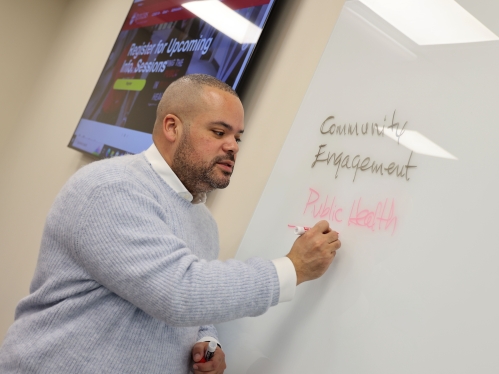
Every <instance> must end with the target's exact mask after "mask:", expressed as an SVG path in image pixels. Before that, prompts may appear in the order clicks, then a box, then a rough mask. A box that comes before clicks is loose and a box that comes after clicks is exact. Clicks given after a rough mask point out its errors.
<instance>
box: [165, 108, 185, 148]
mask: <svg viewBox="0 0 499 374" xmlns="http://www.w3.org/2000/svg"><path fill="white" fill-rule="evenodd" d="M162 130H163V135H164V137H165V138H166V140H168V141H169V142H171V143H175V142H176V141H177V139H180V136H181V135H182V121H181V120H180V118H178V117H177V116H176V115H174V114H167V115H166V116H165V118H163V127H162Z"/></svg>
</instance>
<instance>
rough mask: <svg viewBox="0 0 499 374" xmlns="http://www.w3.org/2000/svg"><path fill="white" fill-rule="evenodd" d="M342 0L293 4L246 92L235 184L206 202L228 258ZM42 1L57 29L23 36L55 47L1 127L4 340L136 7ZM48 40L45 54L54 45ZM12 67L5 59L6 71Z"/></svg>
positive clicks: (119, 0)
mask: <svg viewBox="0 0 499 374" xmlns="http://www.w3.org/2000/svg"><path fill="white" fill-rule="evenodd" d="M16 1H18V2H21V1H19V0H16ZM281 1H285V0H281ZM343 2H344V0H333V1H331V0H315V1H313V2H312V1H299V0H288V1H287V2H286V4H284V5H285V6H281V7H280V10H281V12H280V14H279V15H278V17H276V19H275V21H276V25H275V26H276V27H274V32H273V33H272V35H271V38H270V39H269V40H268V42H267V43H266V44H265V46H264V48H263V49H261V50H260V51H259V52H260V53H261V54H262V58H261V59H259V60H258V63H257V66H256V69H253V73H254V75H253V77H252V78H251V81H250V83H249V85H248V89H247V91H246V94H245V96H244V104H245V108H246V128H247V130H246V133H245V135H244V140H243V143H242V147H241V152H240V155H239V158H238V162H237V170H236V172H235V174H234V176H233V178H232V182H231V186H230V187H229V188H227V189H226V190H223V191H217V192H215V193H212V194H211V196H210V198H209V202H208V206H209V207H210V209H211V210H212V212H213V214H214V216H215V218H216V219H217V221H218V222H219V228H220V235H221V254H220V257H221V258H222V259H226V258H230V257H233V256H234V254H235V251H236V249H237V246H238V244H239V242H240V240H241V238H242V235H243V233H244V229H245V227H246V226H247V224H248V222H249V219H250V218H251V214H252V212H253V210H254V208H255V206H256V203H257V201H258V198H259V196H260V194H261V192H262V190H263V187H264V186H265V183H266V180H267V178H268V176H269V174H270V172H271V169H272V166H273V164H274V162H275V159H276V157H277V154H278V152H279V150H280V148H281V145H282V143H283V142H284V139H285V136H286V134H287V132H288V130H289V127H290V126H291V123H292V121H293V118H294V116H295V114H296V112H297V110H298V107H299V104H300V102H301V100H302V98H303V95H304V93H305V90H306V88H307V86H308V82H309V81H310V79H311V77H312V74H313V72H314V70H315V67H316V65H317V62H318V61H319V58H320V56H321V53H322V51H323V49H324V46H325V44H326V42H327V39H328V37H329V35H330V33H331V30H332V28H333V26H334V23H335V21H336V18H337V16H338V14H339V11H340V9H341V6H342V4H343ZM5 3H6V2H5ZM23 3H31V2H30V1H24V2H23ZM32 3H35V1H34V0H33V1H32ZM40 3H41V2H40ZM43 3H44V5H46V4H53V5H54V7H55V10H54V11H53V12H52V13H50V12H48V13H50V14H45V13H44V8H43V7H40V11H39V12H37V13H36V14H39V15H41V17H42V18H43V17H45V21H44V22H47V23H48V24H49V25H45V23H40V22H39V23H38V24H39V26H38V28H35V27H33V28H32V29H30V32H26V36H25V39H24V37H23V38H17V37H16V38H17V40H18V41H22V42H24V43H29V42H30V41H33V38H35V39H36V38H42V39H43V35H48V37H50V38H49V39H50V40H51V42H50V48H49V49H48V53H47V55H45V56H43V55H41V57H39V58H38V63H39V64H40V65H39V66H41V70H40V71H39V73H38V74H36V75H37V77H33V78H30V79H29V80H28V81H29V82H32V86H31V87H30V86H29V85H27V86H26V91H29V95H26V94H25V92H26V91H23V90H21V91H20V92H21V93H22V94H20V95H18V96H16V97H15V98H12V100H13V104H11V105H8V107H10V108H12V110H11V112H12V113H14V112H16V109H15V108H16V107H17V108H18V109H17V112H16V113H14V114H10V112H9V115H12V118H17V119H16V120H15V126H9V125H5V126H4V125H2V126H1V128H0V137H3V138H4V139H3V140H1V138H0V300H2V302H1V303H0V341H1V340H3V336H4V335H5V332H6V330H7V328H8V327H9V325H10V324H11V323H12V321H13V315H14V309H15V305H16V304H17V302H18V301H19V300H20V299H21V298H22V297H24V296H25V295H27V293H28V288H29V283H30V280H31V276H32V274H33V271H34V268H35V265H36V258H37V253H38V246H39V241H40V237H41V233H42V230H43V224H44V221H45V216H46V214H47V212H48V209H49V208H50V205H51V204H52V201H53V199H54V197H55V195H56V194H57V192H58V191H59V189H60V188H61V186H62V185H63V184H64V182H65V181H66V180H67V179H68V178H69V177H70V176H71V175H72V174H73V173H74V172H75V171H76V170H77V169H78V168H79V167H81V166H83V165H85V164H87V163H89V162H91V159H90V158H88V157H86V156H83V155H81V154H80V153H78V152H76V151H73V150H70V149H68V148H67V147H66V145H67V143H68V141H69V139H70V137H71V135H72V133H73V130H74V128H75V126H76V124H77V122H78V119H79V117H80V115H81V113H82V112H83V109H84V107H85V105H86V102H87V100H88V98H89V96H90V94H91V92H92V90H93V87H94V85H95V83H96V81H97V79H98V77H99V75H100V72H101V69H102V68H103V66H104V63H105V61H106V59H107V56H108V54H109V52H110V50H111V48H112V45H113V43H114V40H115V38H116V36H117V34H118V31H119V29H120V27H121V25H122V23H123V20H124V18H125V15H126V13H127V11H128V9H129V6H130V1H126V0H106V1H102V0H69V1H68V0H66V1H62V0H60V1H55V0H52V1H48V0H47V1H45V2H43ZM45 3H46V4H45ZM65 3H67V5H66V6H64V4H65ZM9 4H11V3H9ZM0 14H8V15H10V18H15V19H20V18H21V16H22V17H23V19H26V17H24V16H23V13H22V8H21V7H19V8H17V7H16V8H12V7H10V6H7V5H6V4H4V2H0ZM35 18H36V17H35ZM58 20H59V21H58ZM26 24H27V25H29V22H26ZM25 27H30V26H25ZM54 27H55V28H56V33H54ZM41 30H42V31H41ZM11 34H12V32H8V33H5V32H3V33H1V34H0V46H2V45H4V44H2V43H10V41H9V40H6V41H4V39H8V37H9V35H11ZM33 35H36V37H34V36H33ZM43 40H46V39H43ZM47 44H48V43H45V44H44V46H45V48H41V47H40V48H41V50H47ZM8 55H9V57H11V58H12V59H15V60H16V61H17V60H19V61H17V62H14V63H12V65H9V66H18V65H19V64H20V62H21V61H23V60H24V59H25V58H26V57H22V56H24V55H21V54H15V53H9V54H8ZM43 57H45V58H43ZM6 66H8V65H7V63H6V62H4V60H3V59H2V60H1V61H0V69H1V70H3V69H5V67H6ZM33 74H34V73H33ZM18 82H19V81H18V80H16V79H13V80H12V81H9V85H8V86H4V90H7V91H8V90H11V89H12V90H15V89H19V87H18V84H19V83H18ZM33 82H35V83H33ZM21 108H22V109H21ZM4 118H5V116H4ZM10 121H12V120H10ZM5 128H7V130H5ZM7 134H8V136H6V135H7ZM2 142H3V143H4V146H3V147H1V144H2Z"/></svg>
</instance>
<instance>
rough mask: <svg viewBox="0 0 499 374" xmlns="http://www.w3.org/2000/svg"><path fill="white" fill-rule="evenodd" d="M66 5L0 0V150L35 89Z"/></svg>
mask: <svg viewBox="0 0 499 374" xmlns="http://www.w3.org/2000/svg"><path fill="white" fill-rule="evenodd" d="M67 2H68V0H45V1H37V0H15V1H12V0H11V1H7V0H2V1H0V51H1V54H2V58H1V59H0V82H2V89H1V90H0V113H2V118H1V119H0V148H1V147H2V146H3V144H4V143H5V141H6V140H7V136H8V134H9V132H10V131H11V129H12V128H13V127H14V126H16V123H17V118H18V116H19V111H20V110H21V108H22V102H23V100H25V99H26V98H27V97H29V95H30V92H31V90H32V88H33V87H34V86H35V82H36V79H37V77H38V76H39V73H40V71H41V63H40V62H43V61H44V60H45V58H46V57H47V55H48V50H49V49H50V45H51V42H52V40H53V38H54V35H55V33H56V29H57V27H58V25H59V21H60V16H61V14H62V12H63V11H64V6H65V5H66V3H67Z"/></svg>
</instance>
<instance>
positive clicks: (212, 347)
mask: <svg viewBox="0 0 499 374" xmlns="http://www.w3.org/2000/svg"><path fill="white" fill-rule="evenodd" d="M216 349H217V343H216V342H210V343H209V344H208V349H207V350H206V354H205V355H204V357H203V358H202V359H201V360H200V361H199V363H200V364H202V363H205V362H208V361H210V360H211V359H212V357H213V355H214V354H215V350H216Z"/></svg>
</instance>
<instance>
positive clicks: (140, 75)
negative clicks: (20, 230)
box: [68, 0, 275, 158]
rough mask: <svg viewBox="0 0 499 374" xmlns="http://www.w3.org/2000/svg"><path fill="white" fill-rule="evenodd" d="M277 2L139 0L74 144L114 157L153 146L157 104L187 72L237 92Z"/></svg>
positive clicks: (97, 85) (94, 152) (115, 45)
mask: <svg viewBox="0 0 499 374" xmlns="http://www.w3.org/2000/svg"><path fill="white" fill-rule="evenodd" d="M274 1H275V0H222V1H218V0H205V1H182V0H135V1H134V2H133V4H132V7H131V9H130V11H129V13H128V15H127V17H126V20H125V23H124V25H123V27H122V29H121V31H120V33H119V35H118V38H117V40H116V42H115V44H114V47H113V49H112V51H111V54H110V55H109V58H108V60H107V62H106V65H105V67H104V70H103V71H102V73H101V75H100V77H99V80H98V81H97V84H96V86H95V89H94V91H93V93H92V95H91V97H90V100H89V102H88V104H87V106H86V108H85V110H84V112H83V115H82V117H81V119H80V122H79V123H78V126H77V127H76V130H75V132H74V134H73V136H72V138H71V140H70V142H69V145H68V146H69V147H71V148H73V149H76V150H79V151H81V152H85V153H88V154H91V155H94V156H96V157H99V158H109V157H114V156H120V155H124V154H135V153H140V152H142V151H143V150H145V149H147V148H148V147H149V146H150V145H151V144H152V136H151V132H152V128H153V126H154V122H155V118H156V108H157V105H158V103H159V101H160V100H161V97H162V95H163V92H164V91H165V89H166V88H167V87H168V85H169V84H170V83H171V82H173V81H174V80H176V79H178V78H179V77H181V76H183V75H187V74H195V73H203V74H209V75H212V76H215V77H216V78H218V79H220V80H221V81H223V82H226V83H227V84H229V85H230V86H232V88H234V89H237V87H238V84H239V83H240V81H241V76H242V74H243V72H244V70H245V68H246V66H247V65H248V62H249V59H250V57H251V54H252V52H253V50H254V49H255V46H256V44H257V42H258V40H259V38H260V34H261V31H262V29H263V27H264V25H265V22H266V20H267V18H268V16H269V13H270V10H271V8H272V6H273V3H274Z"/></svg>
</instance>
